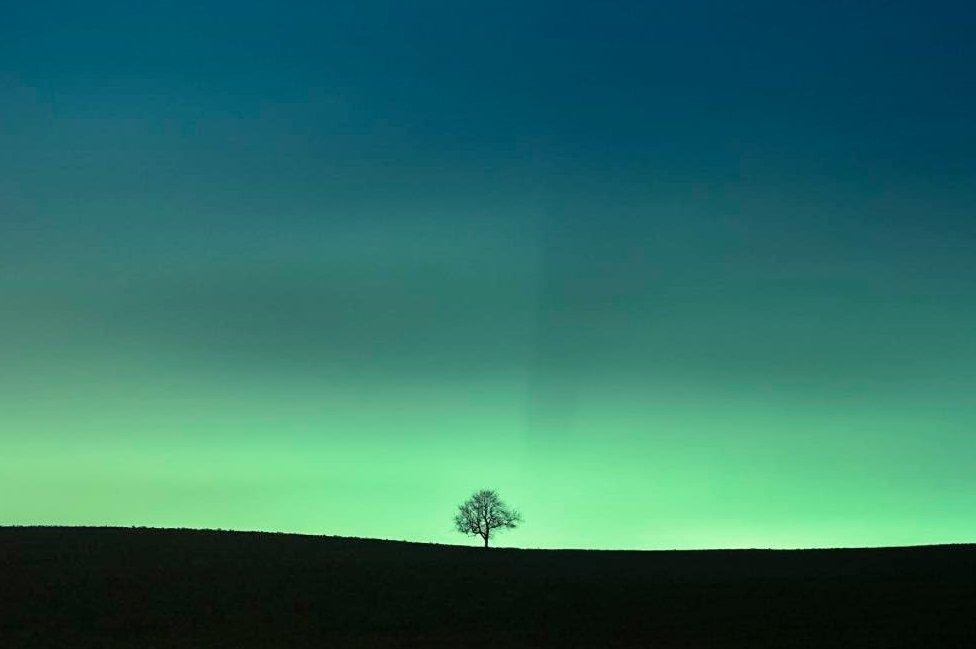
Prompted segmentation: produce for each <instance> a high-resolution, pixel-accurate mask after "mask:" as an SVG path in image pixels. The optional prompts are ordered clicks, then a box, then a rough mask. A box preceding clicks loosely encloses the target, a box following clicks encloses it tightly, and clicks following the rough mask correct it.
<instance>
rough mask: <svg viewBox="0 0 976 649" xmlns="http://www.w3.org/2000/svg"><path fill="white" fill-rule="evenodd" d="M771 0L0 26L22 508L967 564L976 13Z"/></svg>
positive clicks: (353, 10)
mask: <svg viewBox="0 0 976 649" xmlns="http://www.w3.org/2000/svg"><path fill="white" fill-rule="evenodd" d="M784 4H791V3H780V2H742V3H730V2H701V1H698V0H693V1H691V2H680V3H678V2H639V3H638V2H635V3H629V2H599V3H585V2H558V3H557V2H535V3H490V4H488V3H486V4H477V3H460V4H459V3H448V2H417V3H394V2H389V3H386V2H360V3H348V4H347V3H343V4H336V5H332V4H330V3H295V4H293V5H289V7H288V8H287V10H286V9H284V8H282V7H280V6H276V5H275V4H272V3H259V2H235V3H230V2H224V1H213V2H203V3H200V2H193V3H190V2H185V3H184V2H179V1H177V2H167V3H158V4H156V3H148V4H146V5H145V6H143V5H140V6H139V7H136V6H134V5H131V4H130V3H111V2H105V3H89V4H86V5H84V6H83V7H82V6H81V5H79V6H77V7H74V8H73V7H71V6H64V5H60V4H59V5H54V4H51V5H46V4H45V3H43V2H41V3H19V5H18V6H15V7H12V8H11V9H10V10H9V12H8V13H9V15H8V16H7V17H5V19H4V21H3V24H2V25H0V447H2V449H3V451H2V453H0V524H2V525H7V524H99V525H101V524H112V525H153V526H187V527H211V528H213V527H221V528H239V529H263V530H282V531H297V532H310V533H324V534H340V535H352V536H371V537H381V538H395V539H408V540H416V541H437V542H459V543H463V542H470V543H472V544H474V543H475V541H474V540H471V541H465V540H464V539H463V538H462V537H460V536H458V535H457V534H456V533H454V532H453V531H452V529H451V520H452V515H453V508H454V507H455V505H456V504H457V503H458V502H460V501H461V500H463V499H464V498H465V497H466V496H467V495H469V493H470V492H472V491H474V490H475V489H479V488H482V487H492V488H495V489H497V490H498V491H499V492H500V493H501V494H502V496H503V497H505V498H506V499H507V500H508V501H510V502H511V503H512V504H514V505H516V506H518V507H519V508H520V509H521V510H522V511H523V514H524V517H525V525H524V528H523V529H520V530H517V531H511V532H507V533H506V535H505V536H504V537H499V541H500V543H501V544H502V545H518V546H523V547H584V548H674V547H678V548H699V547H811V546H839V545H894V544H912V543H934V542H955V541H974V540H976V470H974V467H976V400H974V398H973V395H974V394H976V371H974V368H976V337H974V334H973V332H974V328H976V218H974V205H976V200H974V199H976V182H974V181H976V122H974V121H973V119H972V116H973V115H974V114H976V86H974V83H973V76H972V70H971V63H972V61H973V60H974V59H976V44H974V43H976V41H973V39H972V37H971V35H972V33H973V30H974V29H976V11H974V10H973V9H972V8H971V7H969V6H968V4H967V3H953V2H935V3H932V2H927V3H921V2H911V1H909V0H894V1H888V2H884V1H878V2H873V1H872V2H859V3H846V2H832V1H828V2H822V3H816V6H784ZM811 4H813V3H811Z"/></svg>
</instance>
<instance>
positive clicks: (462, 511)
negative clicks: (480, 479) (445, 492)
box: [454, 489, 522, 548]
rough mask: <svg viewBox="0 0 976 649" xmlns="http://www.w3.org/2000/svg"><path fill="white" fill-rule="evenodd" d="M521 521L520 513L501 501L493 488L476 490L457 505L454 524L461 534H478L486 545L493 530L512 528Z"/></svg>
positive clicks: (486, 545)
mask: <svg viewBox="0 0 976 649" xmlns="http://www.w3.org/2000/svg"><path fill="white" fill-rule="evenodd" d="M521 522H522V515H521V514H519V513H518V512H517V511H516V510H514V509H511V508H510V507H509V506H508V505H506V504H505V503H503V502H502V500H501V498H499V497H498V493H497V492H496V491H494V490H493V489H482V490H481V491H476V492H475V493H474V495H473V496H471V497H470V498H468V499H467V500H466V501H464V502H463V503H461V504H460V505H458V512H457V514H455V516H454V526H455V527H456V528H457V531H458V532H460V533H461V534H470V535H471V536H480V537H481V538H482V539H484V540H485V547H486V548H487V547H488V539H489V537H491V535H492V532H493V531H494V530H499V529H505V528H508V529H512V528H515V527H517V526H518V524H519V523H521Z"/></svg>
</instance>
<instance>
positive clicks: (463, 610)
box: [0, 528, 976, 649]
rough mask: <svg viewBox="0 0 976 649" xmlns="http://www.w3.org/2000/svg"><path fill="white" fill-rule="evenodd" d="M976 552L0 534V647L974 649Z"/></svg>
mask: <svg viewBox="0 0 976 649" xmlns="http://www.w3.org/2000/svg"><path fill="white" fill-rule="evenodd" d="M974 632H976V546H973V545H965V546H961V545H960V546H934V547H918V548H899V549H880V550H823V551H812V550H811V551H807V550H805V551H707V552H587V551H540V550H500V549H493V550H489V551H484V550H482V549H479V548H464V547H453V546H437V545H421V544H411V543H399V542H388V541H371V540H359V539H344V538H334V537H312V536H296V535H286V534H261V533H245V532H210V531H190V530H154V529H124V528H123V529H118V528H0V647H3V648H4V649H7V648H12V647H46V646H57V647H65V648H76V647H106V648H110V647H335V646H350V647H397V646H410V647H440V646H452V647H487V646H493V647H538V646H553V647H568V646H571V647H611V646H642V647H823V646H833V647H976V633H974Z"/></svg>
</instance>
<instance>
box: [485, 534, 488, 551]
mask: <svg viewBox="0 0 976 649" xmlns="http://www.w3.org/2000/svg"><path fill="white" fill-rule="evenodd" d="M485 549H488V535H487V534H485Z"/></svg>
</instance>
